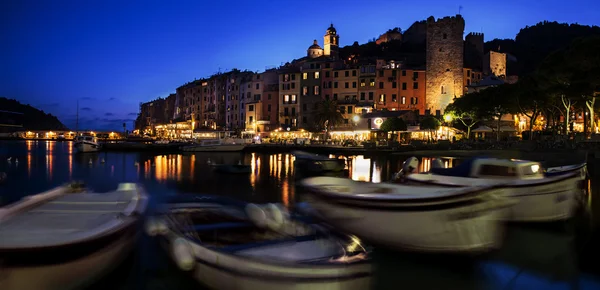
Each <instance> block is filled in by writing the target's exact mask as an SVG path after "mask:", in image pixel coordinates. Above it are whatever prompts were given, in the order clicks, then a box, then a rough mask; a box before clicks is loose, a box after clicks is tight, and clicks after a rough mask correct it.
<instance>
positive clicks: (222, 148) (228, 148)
mask: <svg viewBox="0 0 600 290" xmlns="http://www.w3.org/2000/svg"><path fill="white" fill-rule="evenodd" d="M245 147H246V145H245V144H231V145H219V146H199V145H198V146H196V145H194V146H186V147H183V148H181V150H183V151H186V152H239V151H242V150H244V148H245Z"/></svg>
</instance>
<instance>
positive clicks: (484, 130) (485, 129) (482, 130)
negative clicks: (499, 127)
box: [471, 126, 494, 133]
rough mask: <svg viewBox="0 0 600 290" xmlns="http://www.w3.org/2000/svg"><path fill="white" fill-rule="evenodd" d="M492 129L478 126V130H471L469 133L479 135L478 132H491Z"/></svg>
mask: <svg viewBox="0 0 600 290" xmlns="http://www.w3.org/2000/svg"><path fill="white" fill-rule="evenodd" d="M493 131H494V130H492V128H490V127H488V126H479V128H477V129H474V130H471V132H475V133H479V132H493Z"/></svg>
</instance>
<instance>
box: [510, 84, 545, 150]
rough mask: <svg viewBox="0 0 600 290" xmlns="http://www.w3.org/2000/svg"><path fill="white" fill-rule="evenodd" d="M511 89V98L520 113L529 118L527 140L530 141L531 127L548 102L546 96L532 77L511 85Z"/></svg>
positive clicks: (531, 136) (531, 137)
mask: <svg viewBox="0 0 600 290" xmlns="http://www.w3.org/2000/svg"><path fill="white" fill-rule="evenodd" d="M512 89H514V90H513V91H512V92H511V94H512V96H511V97H512V99H513V100H514V101H515V102H516V104H517V106H518V108H519V111H520V113H521V114H523V115H525V116H527V117H528V118H529V140H532V139H533V126H534V125H535V121H536V120H537V118H538V117H539V116H540V114H541V113H542V111H543V109H544V108H545V106H546V105H547V103H548V101H549V98H548V95H547V94H546V92H545V91H543V90H542V89H541V87H540V86H539V85H538V83H537V80H535V79H534V78H532V77H530V78H526V79H524V80H522V81H521V82H519V83H518V84H516V85H512Z"/></svg>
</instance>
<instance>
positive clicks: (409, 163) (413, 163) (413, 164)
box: [402, 156, 419, 175]
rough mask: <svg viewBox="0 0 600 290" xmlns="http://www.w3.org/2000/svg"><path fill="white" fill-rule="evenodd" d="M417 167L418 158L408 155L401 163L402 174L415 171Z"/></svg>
mask: <svg viewBox="0 0 600 290" xmlns="http://www.w3.org/2000/svg"><path fill="white" fill-rule="evenodd" d="M417 168H419V159H417V157H414V156H413V157H410V158H408V159H406V161H404V163H402V172H404V175H408V174H411V173H415V172H416V171H417Z"/></svg>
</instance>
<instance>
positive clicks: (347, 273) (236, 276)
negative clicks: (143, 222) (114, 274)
mask: <svg viewBox="0 0 600 290" xmlns="http://www.w3.org/2000/svg"><path fill="white" fill-rule="evenodd" d="M177 238H181V237H180V236H179V235H177V234H175V233H173V232H169V234H167V235H164V236H163V237H162V239H161V240H162V244H163V246H164V247H165V248H166V249H169V248H170V244H171V243H172V242H173V241H174V240H175V239H177ZM189 245H190V247H191V249H192V252H193V253H194V255H195V257H196V262H195V264H194V268H193V270H191V272H190V273H191V275H192V276H193V277H194V279H196V280H197V281H199V282H200V283H202V284H204V285H206V286H208V287H209V288H211V289H224V290H253V289H265V290H280V289H311V290H328V289H349V290H359V289H369V288H370V287H371V267H372V266H371V264H370V262H367V261H365V262H364V263H353V264H350V263H347V264H345V265H344V266H340V265H335V266H323V265H316V264H305V265H303V266H301V265H296V266H291V265H289V264H288V265H286V264H284V263H281V264H274V263H263V262H260V261H257V260H249V259H245V258H241V257H238V256H235V255H227V254H223V253H220V252H217V251H213V250H211V249H208V248H205V247H201V246H199V245H197V244H194V243H189ZM169 255H170V256H171V258H173V259H174V256H173V254H172V252H171V251H169Z"/></svg>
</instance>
